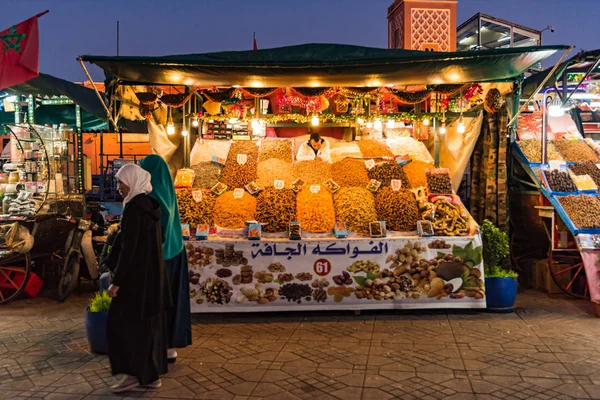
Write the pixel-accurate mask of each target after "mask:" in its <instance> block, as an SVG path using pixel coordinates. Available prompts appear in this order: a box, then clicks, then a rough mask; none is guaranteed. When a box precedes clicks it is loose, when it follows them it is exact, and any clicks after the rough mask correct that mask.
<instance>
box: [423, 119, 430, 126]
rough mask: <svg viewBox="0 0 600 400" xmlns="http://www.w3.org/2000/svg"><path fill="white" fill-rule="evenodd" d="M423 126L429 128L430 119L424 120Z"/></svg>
mask: <svg viewBox="0 0 600 400" xmlns="http://www.w3.org/2000/svg"><path fill="white" fill-rule="evenodd" d="M423 125H425V126H429V118H425V119H424V120H423Z"/></svg>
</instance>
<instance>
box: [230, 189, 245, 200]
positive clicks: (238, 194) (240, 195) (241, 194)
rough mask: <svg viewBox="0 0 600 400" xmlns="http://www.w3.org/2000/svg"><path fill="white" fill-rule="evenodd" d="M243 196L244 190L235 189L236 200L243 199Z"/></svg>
mask: <svg viewBox="0 0 600 400" xmlns="http://www.w3.org/2000/svg"><path fill="white" fill-rule="evenodd" d="M242 196H244V189H235V190H234V191H233V198H234V199H241V198H242Z"/></svg>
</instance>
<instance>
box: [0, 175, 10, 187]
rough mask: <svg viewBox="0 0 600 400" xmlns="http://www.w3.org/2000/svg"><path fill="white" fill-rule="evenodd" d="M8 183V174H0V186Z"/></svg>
mask: <svg viewBox="0 0 600 400" xmlns="http://www.w3.org/2000/svg"><path fill="white" fill-rule="evenodd" d="M5 183H8V174H5V173H0V185H2V184H5Z"/></svg>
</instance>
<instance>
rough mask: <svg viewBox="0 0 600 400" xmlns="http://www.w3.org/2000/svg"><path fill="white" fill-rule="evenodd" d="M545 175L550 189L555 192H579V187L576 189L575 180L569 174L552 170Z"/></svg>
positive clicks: (545, 172)
mask: <svg viewBox="0 0 600 400" xmlns="http://www.w3.org/2000/svg"><path fill="white" fill-rule="evenodd" d="M599 172H600V170H599ZM544 175H545V176H546V180H547V181H548V185H549V186H550V189H552V190H553V191H554V192H576V191H577V187H575V184H574V183H573V180H572V179H571V176H570V175H569V173H568V172H563V171H559V170H557V169H551V170H546V171H544Z"/></svg>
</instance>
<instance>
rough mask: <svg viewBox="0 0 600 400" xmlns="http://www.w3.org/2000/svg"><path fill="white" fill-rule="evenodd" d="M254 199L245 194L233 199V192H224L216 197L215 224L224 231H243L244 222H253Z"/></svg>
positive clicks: (254, 211)
mask: <svg viewBox="0 0 600 400" xmlns="http://www.w3.org/2000/svg"><path fill="white" fill-rule="evenodd" d="M255 213H256V199H255V198H254V197H253V196H251V195H249V194H248V193H245V194H244V195H243V196H242V197H240V198H239V199H236V198H234V197H233V192H232V191H230V192H225V193H223V194H222V195H221V196H219V197H217V200H216V202H215V211H214V220H215V224H216V225H218V226H220V227H221V228H225V229H243V228H245V227H246V224H245V222H246V221H252V220H254V214H255Z"/></svg>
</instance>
